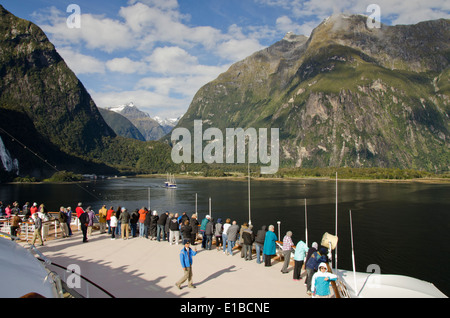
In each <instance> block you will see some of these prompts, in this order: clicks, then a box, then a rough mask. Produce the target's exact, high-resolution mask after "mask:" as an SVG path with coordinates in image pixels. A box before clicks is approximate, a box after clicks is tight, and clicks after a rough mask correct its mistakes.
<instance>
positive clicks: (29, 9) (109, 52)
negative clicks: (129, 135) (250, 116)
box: [0, 0, 450, 118]
mask: <svg viewBox="0 0 450 318" xmlns="http://www.w3.org/2000/svg"><path fill="white" fill-rule="evenodd" d="M0 3H1V4H2V5H3V6H4V7H5V8H6V9H7V10H9V11H10V12H11V13H13V14H15V15H16V16H18V17H20V18H23V19H27V20H30V21H32V22H34V23H36V24H37V25H39V26H40V27H41V28H42V29H43V30H44V32H45V33H46V34H47V36H48V37H49V39H50V41H52V43H53V44H54V45H55V47H56V49H57V50H58V52H59V53H60V54H61V56H62V57H63V58H64V60H65V61H66V62H67V64H68V65H69V67H70V68H71V69H72V70H73V71H74V72H75V73H76V74H77V76H78V77H79V78H80V80H81V81H82V82H83V84H84V85H85V87H86V88H87V90H88V91H89V93H90V94H91V96H92V98H93V99H94V101H95V103H96V104H97V106H99V107H109V106H117V105H121V104H126V103H128V102H134V104H135V105H136V106H138V107H139V108H140V109H141V110H143V111H145V112H147V113H149V114H150V115H151V116H152V117H153V116H160V117H162V118H165V117H172V118H173V117H178V116H180V115H182V114H183V113H184V112H185V111H186V110H187V108H188V107H189V104H190V102H191V101H192V98H193V97H194V95H195V93H196V92H197V91H198V90H199V89H200V88H201V87H202V86H203V85H204V84H206V83H208V82H210V81H211V80H213V79H215V78H217V76H218V75H219V74H220V73H223V72H225V71H226V70H227V69H228V68H229V67H230V65H231V64H233V63H235V62H237V61H240V60H242V59H244V58H245V57H247V56H249V55H251V54H252V53H254V52H256V51H258V50H260V49H263V48H265V47H267V46H269V45H271V44H273V43H275V42H276V41H279V40H281V39H282V38H283V37H284V35H285V34H286V33H287V32H288V31H292V32H294V33H296V34H304V35H307V36H308V35H309V34H310V33H311V31H312V30H313V29H314V28H315V27H316V26H317V25H318V24H319V23H320V22H322V20H323V19H325V18H326V17H328V16H330V15H331V14H333V13H341V12H342V13H352V14H366V15H369V14H371V12H367V7H368V6H369V5H370V4H372V3H375V4H377V5H378V6H379V8H380V19H381V22H382V23H384V24H388V25H396V24H412V23H417V22H420V21H425V20H431V19H438V18H447V19H448V18H450V1H448V0H427V1H423V0H420V1H419V0H409V1H404V0H390V1H388V0H368V1H357V0H340V1H335V0H306V1H303V0H142V1H137V0H129V1H126V0H122V1H120V0H89V1H86V0H70V1H65V0H62V1H61V0H58V1H56V0H0ZM70 4H76V5H78V7H79V8H80V11H81V16H80V20H79V21H80V25H79V26H80V27H79V28H69V27H68V25H67V20H68V18H69V17H70V16H71V15H72V14H73V13H75V11H69V12H67V8H68V6H69V5H70Z"/></svg>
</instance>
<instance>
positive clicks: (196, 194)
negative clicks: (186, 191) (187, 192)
mask: <svg viewBox="0 0 450 318" xmlns="http://www.w3.org/2000/svg"><path fill="white" fill-rule="evenodd" d="M195 214H197V193H196V194H195Z"/></svg>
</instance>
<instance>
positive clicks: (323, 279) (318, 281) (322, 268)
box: [311, 262, 337, 298]
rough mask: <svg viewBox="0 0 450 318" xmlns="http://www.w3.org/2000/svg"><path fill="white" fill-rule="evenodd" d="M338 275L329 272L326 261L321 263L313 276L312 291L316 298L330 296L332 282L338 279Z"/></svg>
mask: <svg viewBox="0 0 450 318" xmlns="http://www.w3.org/2000/svg"><path fill="white" fill-rule="evenodd" d="M336 279H337V276H336V275H335V274H332V273H330V272H328V267H327V264H326V263H323V262H322V263H320V264H319V271H318V272H317V273H315V274H314V275H313V277H312V282H311V292H312V294H313V297H314V298H330V297H331V292H330V282H332V281H336Z"/></svg>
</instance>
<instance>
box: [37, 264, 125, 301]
mask: <svg viewBox="0 0 450 318" xmlns="http://www.w3.org/2000/svg"><path fill="white" fill-rule="evenodd" d="M37 259H38V260H40V261H41V262H43V263H46V264H47V265H54V266H56V267H58V268H61V269H64V270H66V271H69V270H68V269H67V267H65V266H62V265H59V264H56V263H53V262H51V261H50V263H48V262H49V261H48V260H44V259H42V258H40V257H37ZM71 273H72V274H76V275H78V276H80V278H82V279H83V280H85V281H86V282H88V283H89V284H91V285H93V286H94V287H96V288H98V289H99V290H100V291H102V292H104V293H105V294H106V295H108V296H109V297H111V298H116V297H115V296H114V295H113V294H111V293H110V292H108V291H107V290H106V289H104V288H103V287H101V286H99V285H97V284H96V283H94V282H93V281H91V280H90V279H89V278H87V277H84V276H83V275H81V274H78V273H76V272H75V271H74V270H72V271H71Z"/></svg>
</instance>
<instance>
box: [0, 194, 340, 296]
mask: <svg viewBox="0 0 450 318" xmlns="http://www.w3.org/2000/svg"><path fill="white" fill-rule="evenodd" d="M19 215H22V217H20V216H19ZM0 217H4V218H8V219H10V223H11V235H12V237H14V236H16V235H17V231H18V229H19V228H20V225H19V224H20V223H21V222H24V221H31V222H33V223H34V225H35V231H34V234H33V239H32V241H31V244H32V245H34V244H35V242H36V240H38V241H40V244H41V245H44V240H45V231H42V229H43V222H45V221H49V220H55V219H56V220H57V221H58V222H59V225H60V227H61V233H62V237H64V238H65V237H69V236H71V235H72V229H71V224H72V223H73V222H72V221H73V219H75V220H76V221H77V222H74V223H75V224H77V226H78V228H79V229H80V230H81V231H82V233H83V242H84V243H85V242H88V238H89V237H90V236H91V235H92V229H93V226H94V224H95V225H98V227H99V232H100V234H107V235H110V237H111V240H115V239H116V238H122V239H124V240H127V239H129V238H130V237H136V238H142V239H149V240H153V241H157V242H168V243H169V244H170V245H173V244H176V245H178V244H180V243H181V244H183V245H185V244H186V243H189V244H190V245H196V244H197V242H200V241H201V243H199V244H201V247H202V248H203V249H205V250H213V249H215V250H216V251H218V252H222V253H223V254H225V255H227V256H233V255H236V254H239V252H238V253H235V251H236V250H237V249H235V247H236V246H239V247H240V256H241V258H243V259H244V260H245V261H252V260H253V248H254V250H255V252H256V253H255V254H256V257H255V258H256V263H258V264H264V265H265V266H267V267H269V266H271V265H272V264H271V262H272V258H273V257H274V256H276V255H277V249H278V251H279V253H280V254H282V256H283V259H284V261H283V266H282V268H281V272H282V273H283V274H287V273H288V272H289V271H288V267H289V264H290V261H291V255H292V254H293V256H294V257H293V259H294V268H293V271H292V275H293V280H295V281H301V280H302V268H304V272H305V274H306V278H305V285H306V286H307V293H308V295H313V296H315V297H329V296H330V293H329V287H328V286H329V282H330V281H332V280H336V276H335V275H333V274H331V273H328V268H327V265H326V264H327V262H328V258H327V255H326V253H327V249H326V248H320V249H319V246H318V244H317V243H316V242H314V243H313V244H312V246H311V247H308V246H307V245H306V243H305V242H304V241H302V240H300V241H299V242H298V243H297V244H294V242H293V241H292V232H291V231H288V232H287V233H286V235H285V236H284V238H283V241H282V242H277V240H278V239H277V236H276V234H275V233H274V230H275V228H274V226H273V225H269V226H268V227H267V226H265V225H263V226H262V227H261V228H260V229H259V230H257V231H254V229H253V226H252V225H251V224H248V223H247V222H244V223H243V224H242V225H241V226H239V225H238V224H237V221H235V220H231V219H230V218H227V219H225V221H223V220H222V219H221V218H218V219H217V220H214V219H213V218H212V217H211V216H209V215H206V216H205V217H204V218H203V219H202V220H201V221H200V222H199V220H198V219H197V214H195V213H194V214H192V215H191V216H189V215H188V214H187V213H186V212H183V213H180V214H179V213H171V212H168V211H166V212H163V213H158V212H157V211H152V210H149V209H147V208H146V207H142V208H141V209H135V210H133V211H131V213H130V212H129V211H128V209H127V208H125V207H120V206H119V207H117V208H114V207H112V206H110V207H109V208H108V207H107V206H106V205H103V206H102V208H101V209H100V210H99V211H98V213H95V211H93V209H92V208H91V207H87V208H86V209H84V208H83V205H82V203H81V202H80V203H78V205H77V207H76V208H75V213H73V212H72V208H71V207H61V208H60V211H59V212H58V213H57V215H54V214H53V215H50V214H49V213H48V211H47V209H46V208H45V205H44V204H41V205H39V206H38V204H37V203H34V204H33V205H31V206H30V204H29V203H28V202H27V203H26V204H25V205H24V206H23V207H22V209H20V208H19V204H18V203H17V202H14V203H13V204H12V206H7V207H6V208H5V207H4V206H3V204H2V202H1V201H0ZM43 233H44V235H43ZM213 245H214V248H213ZM277 245H278V246H277Z"/></svg>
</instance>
